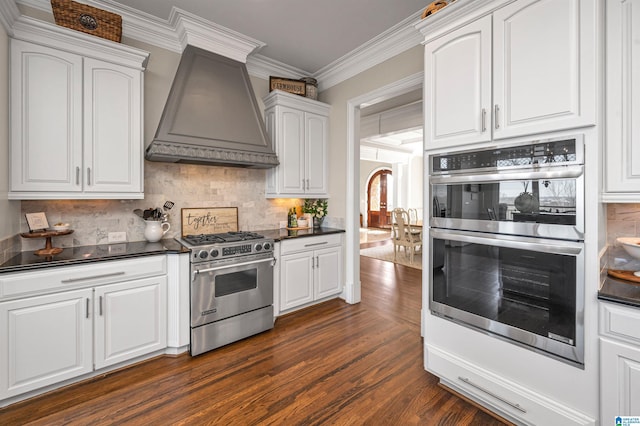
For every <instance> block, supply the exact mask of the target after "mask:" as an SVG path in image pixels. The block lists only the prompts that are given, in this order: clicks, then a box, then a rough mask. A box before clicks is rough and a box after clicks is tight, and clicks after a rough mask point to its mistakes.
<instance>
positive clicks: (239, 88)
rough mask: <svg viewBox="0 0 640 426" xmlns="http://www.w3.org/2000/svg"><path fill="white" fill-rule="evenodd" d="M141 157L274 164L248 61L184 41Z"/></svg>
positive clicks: (242, 164)
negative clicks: (174, 70) (148, 140)
mask: <svg viewBox="0 0 640 426" xmlns="http://www.w3.org/2000/svg"><path fill="white" fill-rule="evenodd" d="M145 158H146V159H147V160H150V161H163V162H171V163H191V164H209V165H224V166H238V167H251V168H271V167H275V166H277V165H278V158H277V157H276V154H275V153H274V152H273V150H272V148H271V142H270V140H269V137H268V135H267V132H266V129H265V125H264V121H263V119H262V115H261V113H260V110H259V109H258V103H257V101H256V98H255V95H254V93H253V88H252V86H251V81H250V80H249V73H248V72H247V67H246V65H245V64H244V63H242V62H238V61H236V60H233V59H230V58H228V57H225V56H221V55H218V54H216V53H213V52H209V51H207V50H204V49H200V48H198V47H195V46H191V45H187V46H186V47H185V49H184V51H183V53H182V57H181V59H180V64H179V65H178V71H177V72H176V76H175V78H174V80H173V85H172V86H171V91H170V92H169V97H168V99H167V103H166V105H165V107H164V111H163V113H162V118H161V119H160V124H159V125H158V130H157V132H156V136H155V137H154V139H153V141H152V142H151V144H150V145H149V146H148V147H147V150H146V153H145Z"/></svg>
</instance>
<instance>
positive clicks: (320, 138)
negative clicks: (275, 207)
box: [264, 90, 329, 198]
mask: <svg viewBox="0 0 640 426" xmlns="http://www.w3.org/2000/svg"><path fill="white" fill-rule="evenodd" d="M264 103H265V124H266V127H267V132H268V133H269V135H270V136H271V140H272V143H273V144H274V151H275V152H276V154H277V156H278V161H279V162H280V165H279V166H277V167H275V168H272V169H269V170H268V171H267V189H266V195H267V197H288V198H293V197H326V196H327V192H328V188H327V185H328V184H327V140H328V131H329V125H328V123H329V118H328V117H329V105H327V104H324V103H322V102H318V101H314V100H312V99H308V98H303V97H301V96H298V95H292V94H289V93H285V92H281V91H278V90H274V91H273V92H271V93H270V94H269V95H268V96H267V97H266V98H265V99H264Z"/></svg>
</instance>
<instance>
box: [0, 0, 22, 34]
mask: <svg viewBox="0 0 640 426" xmlns="http://www.w3.org/2000/svg"><path fill="white" fill-rule="evenodd" d="M19 17H20V10H19V9H18V6H17V5H16V4H15V3H14V2H13V1H3V2H0V23H2V26H3V27H4V29H5V31H6V32H7V34H9V35H13V24H14V22H15V21H16V20H17V19H18V18H19Z"/></svg>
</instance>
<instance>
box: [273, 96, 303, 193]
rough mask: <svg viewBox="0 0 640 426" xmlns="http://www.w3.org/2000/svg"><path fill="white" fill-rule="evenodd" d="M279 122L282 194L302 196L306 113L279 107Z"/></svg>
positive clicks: (279, 159)
mask: <svg viewBox="0 0 640 426" xmlns="http://www.w3.org/2000/svg"><path fill="white" fill-rule="evenodd" d="M278 120H279V123H278V124H279V125H278V143H279V144H280V152H279V153H278V161H280V165H279V166H278V167H279V174H280V193H281V194H302V193H303V192H304V184H305V180H304V179H305V174H304V155H305V153H304V121H303V120H304V113H303V112H302V111H298V110H295V109H293V108H287V107H279V113H278Z"/></svg>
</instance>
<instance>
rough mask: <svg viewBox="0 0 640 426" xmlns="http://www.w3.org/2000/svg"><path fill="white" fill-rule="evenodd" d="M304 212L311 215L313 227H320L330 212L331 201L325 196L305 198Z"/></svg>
mask: <svg viewBox="0 0 640 426" xmlns="http://www.w3.org/2000/svg"><path fill="white" fill-rule="evenodd" d="M302 212H303V213H308V214H309V215H311V218H312V220H313V227H314V228H319V227H320V226H322V222H323V221H324V218H325V216H326V215H327V213H328V212H329V201H328V200H327V199H325V198H305V200H304V204H303V205H302Z"/></svg>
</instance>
